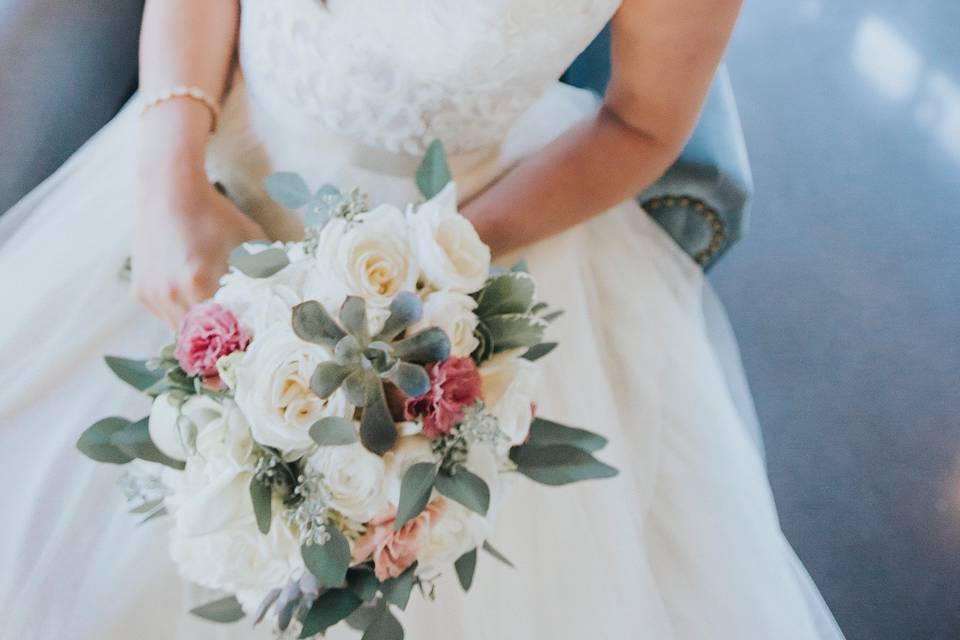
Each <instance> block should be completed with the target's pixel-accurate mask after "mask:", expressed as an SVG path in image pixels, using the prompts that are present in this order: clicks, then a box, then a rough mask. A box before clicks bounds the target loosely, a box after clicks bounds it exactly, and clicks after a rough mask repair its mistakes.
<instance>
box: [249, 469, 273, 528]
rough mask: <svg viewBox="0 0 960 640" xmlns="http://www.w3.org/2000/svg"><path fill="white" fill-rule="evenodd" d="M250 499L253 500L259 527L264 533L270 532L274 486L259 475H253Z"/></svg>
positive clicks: (254, 513) (254, 512)
mask: <svg viewBox="0 0 960 640" xmlns="http://www.w3.org/2000/svg"><path fill="white" fill-rule="evenodd" d="M250 499H251V500H252V501H253V515H254V516H255V517H256V519H257V528H258V529H259V530H260V533H262V534H264V535H266V534H268V533H270V520H271V519H272V514H271V510H272V508H273V488H272V487H271V486H270V485H269V484H267V483H266V482H263V481H262V480H260V479H259V478H258V477H257V476H253V477H252V478H250Z"/></svg>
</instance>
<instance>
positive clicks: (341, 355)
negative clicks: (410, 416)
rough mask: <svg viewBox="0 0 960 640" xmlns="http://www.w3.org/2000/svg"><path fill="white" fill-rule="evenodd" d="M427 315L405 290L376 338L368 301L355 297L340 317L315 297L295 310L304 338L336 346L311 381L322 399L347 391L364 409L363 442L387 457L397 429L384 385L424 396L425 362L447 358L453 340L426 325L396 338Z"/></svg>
mask: <svg viewBox="0 0 960 640" xmlns="http://www.w3.org/2000/svg"><path fill="white" fill-rule="evenodd" d="M422 314H423V305H422V303H421V302H420V299H419V298H418V297H417V296H416V294H414V293H410V292H403V293H400V294H399V295H398V296H396V298H394V300H393V302H392V303H391V305H390V315H389V316H388V317H387V319H386V321H385V324H384V328H383V330H382V331H381V332H380V333H379V334H378V335H376V336H371V335H370V334H369V331H368V325H367V314H366V304H365V303H364V301H363V300H362V299H361V298H358V297H354V296H350V297H348V298H347V299H346V301H345V302H344V303H343V306H342V307H341V308H340V313H339V322H337V321H335V320H334V319H333V318H332V317H331V316H330V314H329V313H327V311H326V310H325V309H324V308H323V305H321V304H320V303H319V302H316V301H311V302H304V303H302V304H300V305H297V306H296V307H294V309H293V314H292V324H293V330H294V332H295V333H296V334H297V335H298V336H300V337H301V338H302V339H304V340H307V341H309V342H314V343H317V344H324V345H327V346H328V347H332V348H333V352H334V360H333V361H331V362H324V363H321V364H320V365H319V366H318V367H317V368H316V370H315V371H314V373H313V375H312V376H311V380H310V388H311V389H312V390H313V392H314V393H316V394H317V395H318V396H320V397H321V398H327V397H329V396H330V395H331V394H333V393H335V392H336V391H337V390H338V389H341V388H342V389H343V392H344V395H346V397H347V400H348V401H349V402H350V403H351V404H352V405H354V406H356V407H361V408H362V411H361V415H360V441H361V442H362V443H363V446H365V447H366V448H367V449H369V450H370V451H372V452H374V453H376V454H378V455H383V454H384V453H386V452H387V451H389V450H390V449H391V448H392V447H393V444H394V443H395V442H396V438H397V432H396V427H395V425H394V422H393V417H392V416H391V414H390V409H389V407H388V405H387V398H386V393H385V391H384V386H383V385H384V383H386V382H390V383H391V384H394V385H396V386H397V387H398V388H399V389H400V390H401V391H403V392H404V393H405V394H407V395H408V396H414V397H415V396H418V395H421V394H423V393H425V392H426V391H427V390H428V389H429V387H430V378H429V376H428V375H427V372H426V371H425V370H424V369H423V367H422V366H421V365H424V364H428V363H430V362H435V361H440V360H445V359H446V358H447V357H448V356H449V355H450V340H449V338H447V336H446V334H444V333H443V331H440V330H439V329H426V330H424V331H421V332H419V333H416V334H414V335H411V336H404V337H401V338H400V339H397V340H395V338H397V337H398V336H402V334H403V333H404V332H405V331H406V330H407V329H408V328H409V327H410V326H411V325H412V324H413V323H415V322H417V321H418V320H419V319H420V317H421V316H422Z"/></svg>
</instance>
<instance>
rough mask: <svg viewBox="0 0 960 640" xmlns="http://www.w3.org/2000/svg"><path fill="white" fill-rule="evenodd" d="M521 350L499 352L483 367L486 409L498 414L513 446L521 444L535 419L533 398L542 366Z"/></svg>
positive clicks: (481, 375) (500, 423) (502, 428)
mask: <svg viewBox="0 0 960 640" xmlns="http://www.w3.org/2000/svg"><path fill="white" fill-rule="evenodd" d="M520 353H522V352H521V351H508V352H504V353H499V354H497V355H495V356H493V357H492V358H491V359H490V360H488V361H487V362H486V363H484V365H483V366H482V367H480V380H481V383H482V388H483V398H484V403H485V405H486V408H487V410H488V411H489V412H490V413H492V414H493V415H494V416H496V418H497V420H498V421H499V425H500V430H501V431H502V432H503V433H504V434H505V435H506V436H507V437H508V438H509V440H510V445H517V444H521V443H522V442H523V441H524V440H526V439H527V434H528V433H529V432H530V423H531V422H532V421H533V398H534V394H535V393H536V391H537V385H538V382H539V375H538V374H539V368H538V367H537V365H536V364H535V363H533V362H531V361H529V360H527V359H525V358H521V357H519V355H520Z"/></svg>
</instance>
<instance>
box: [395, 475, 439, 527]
mask: <svg viewBox="0 0 960 640" xmlns="http://www.w3.org/2000/svg"><path fill="white" fill-rule="evenodd" d="M439 471H440V465H438V464H434V463H432V462H418V463H417V464H415V465H413V466H411V467H410V468H409V469H407V472H406V473H405V474H403V480H402V481H401V482H400V500H399V502H400V504H399V506H398V508H397V518H396V521H395V522H394V524H393V528H394V529H399V528H400V527H402V526H403V525H404V524H406V523H407V522H408V521H410V520H412V519H413V518H416V517H417V516H418V515H420V512H421V511H423V509H424V508H425V507H426V506H427V503H428V502H429V501H430V493H431V492H432V491H433V485H434V483H435V482H436V480H437V473H438V472H439Z"/></svg>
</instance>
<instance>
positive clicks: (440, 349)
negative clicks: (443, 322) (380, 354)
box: [393, 327, 450, 364]
mask: <svg viewBox="0 0 960 640" xmlns="http://www.w3.org/2000/svg"><path fill="white" fill-rule="evenodd" d="M393 355H394V356H395V357H397V358H399V359H400V360H406V361H407V362H412V363H414V364H430V363H431V362H440V361H442V360H446V359H447V358H449V357H450V338H448V337H447V334H445V333H444V332H443V330H442V329H438V328H437V327H431V328H429V329H424V330H423V331H420V332H418V333H415V334H414V335H412V336H410V337H409V338H404V339H403V340H400V341H399V342H395V343H394V344H393Z"/></svg>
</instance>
